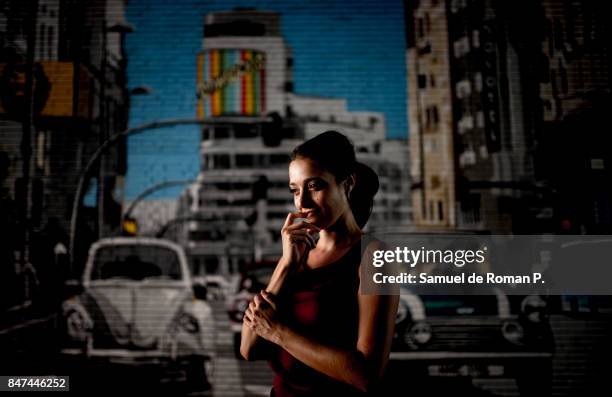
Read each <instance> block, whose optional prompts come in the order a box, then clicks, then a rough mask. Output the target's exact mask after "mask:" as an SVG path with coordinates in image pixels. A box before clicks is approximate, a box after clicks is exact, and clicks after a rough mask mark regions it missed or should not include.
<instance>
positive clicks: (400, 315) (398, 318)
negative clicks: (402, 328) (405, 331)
mask: <svg viewBox="0 0 612 397" xmlns="http://www.w3.org/2000/svg"><path fill="white" fill-rule="evenodd" d="M406 317H408V306H406V305H405V304H404V303H402V302H400V304H399V305H398V307H397V313H396V314H395V324H399V323H401V322H402V321H404V320H405V319H406Z"/></svg>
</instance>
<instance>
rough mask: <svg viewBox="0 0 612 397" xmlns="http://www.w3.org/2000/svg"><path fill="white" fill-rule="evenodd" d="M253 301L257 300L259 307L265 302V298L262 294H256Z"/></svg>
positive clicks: (256, 305) (256, 306)
mask: <svg viewBox="0 0 612 397" xmlns="http://www.w3.org/2000/svg"><path fill="white" fill-rule="evenodd" d="M253 302H255V308H258V307H259V306H260V305H261V304H262V303H263V302H264V299H263V298H262V296H261V295H260V294H255V296H254V297H253Z"/></svg>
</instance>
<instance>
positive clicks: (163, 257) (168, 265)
mask: <svg viewBox="0 0 612 397" xmlns="http://www.w3.org/2000/svg"><path fill="white" fill-rule="evenodd" d="M115 278H119V279H129V280H144V279H160V280H181V279H182V273H181V267H180V262H179V257H178V255H177V253H176V252H175V251H174V250H172V249H170V248H166V247H160V246H154V245H114V246H106V247H101V248H99V249H98V250H97V251H96V254H95V257H94V263H93V268H92V272H91V279H92V280H107V279H115Z"/></svg>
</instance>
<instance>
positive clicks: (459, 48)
mask: <svg viewBox="0 0 612 397" xmlns="http://www.w3.org/2000/svg"><path fill="white" fill-rule="evenodd" d="M453 51H454V54H455V58H461V57H463V56H465V55H466V54H467V53H469V52H470V41H469V39H468V37H467V36H463V37H462V38H460V39H458V40H455V42H454V43H453Z"/></svg>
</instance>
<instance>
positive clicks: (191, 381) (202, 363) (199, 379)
mask: <svg viewBox="0 0 612 397" xmlns="http://www.w3.org/2000/svg"><path fill="white" fill-rule="evenodd" d="M213 369H214V365H213V363H212V360H210V359H204V358H202V357H198V358H194V359H193V360H191V361H190V362H189V364H187V367H186V368H185V377H186V381H187V388H188V389H189V390H194V391H205V390H210V389H211V388H212V385H211V383H210V378H211V377H212V373H213Z"/></svg>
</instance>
